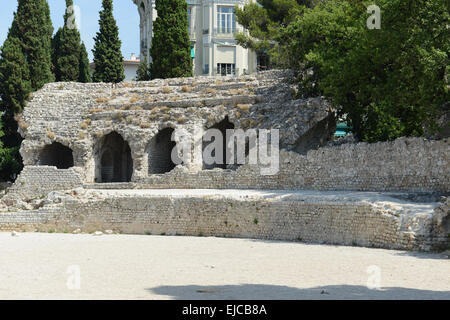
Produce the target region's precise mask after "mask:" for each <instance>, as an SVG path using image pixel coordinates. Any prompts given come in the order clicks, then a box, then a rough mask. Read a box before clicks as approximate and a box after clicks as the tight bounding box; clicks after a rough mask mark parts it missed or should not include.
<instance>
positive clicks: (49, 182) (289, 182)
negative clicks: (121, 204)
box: [3, 138, 450, 205]
mask: <svg viewBox="0 0 450 320" xmlns="http://www.w3.org/2000/svg"><path fill="white" fill-rule="evenodd" d="M260 169H261V168H260V167H258V166H254V165H243V166H241V167H239V168H238V169H237V170H235V171H233V170H222V169H214V170H203V171H198V172H194V173H192V172H189V171H188V170H187V168H184V167H178V168H176V169H174V170H173V171H172V172H170V173H167V174H163V175H149V176H148V177H147V178H142V179H138V180H137V181H134V182H132V183H116V184H114V183H113V184H85V183H83V181H82V179H81V177H82V174H81V173H79V172H78V171H79V170H80V168H72V169H68V170H58V169H56V168H55V167H34V166H26V167H25V169H24V170H23V171H22V173H21V174H20V176H19V178H18V179H17V181H16V183H15V184H14V185H13V186H12V187H11V188H10V189H9V190H8V193H7V195H6V196H5V197H4V198H3V200H4V201H5V203H6V204H8V203H9V205H11V204H12V203H13V202H14V201H17V200H21V201H25V202H27V201H28V202H29V201H30V200H32V199H36V198H37V199H39V198H42V197H44V196H46V195H47V193H48V192H50V191H61V190H69V189H73V188H77V187H81V186H84V187H85V188H88V189H196V188H197V189H261V190H264V189H282V190H284V189H296V190H343V191H408V192H437V193H449V192H450V145H449V140H448V139H447V140H440V141H433V140H431V141H428V140H424V139H420V138H402V139H398V140H396V141H394V142H383V143H376V144H367V143H359V144H345V145H341V146H336V147H326V148H320V149H318V150H314V151H310V152H308V154H307V155H306V156H303V155H300V154H298V153H295V152H287V151H284V150H282V151H281V153H280V171H279V172H278V173H277V174H275V175H268V176H264V175H261V172H260Z"/></svg>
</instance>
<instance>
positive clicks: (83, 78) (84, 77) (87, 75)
mask: <svg viewBox="0 0 450 320" xmlns="http://www.w3.org/2000/svg"><path fill="white" fill-rule="evenodd" d="M79 70H80V73H79V77H78V82H82V83H88V82H91V81H92V80H91V71H90V68H89V58H88V53H87V50H86V46H85V45H84V42H82V43H81V49H80V66H79Z"/></svg>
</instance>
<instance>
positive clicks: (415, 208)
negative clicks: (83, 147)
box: [0, 190, 448, 250]
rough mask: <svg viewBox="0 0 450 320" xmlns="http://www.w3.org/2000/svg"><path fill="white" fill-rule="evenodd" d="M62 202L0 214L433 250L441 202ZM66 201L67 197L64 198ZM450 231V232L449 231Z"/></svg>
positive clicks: (153, 198) (221, 196)
mask: <svg viewBox="0 0 450 320" xmlns="http://www.w3.org/2000/svg"><path fill="white" fill-rule="evenodd" d="M75 194H76V196H75V195H74V194H73V193H72V194H69V195H67V196H66V197H65V198H64V197H63V198H62V202H61V203H60V205H59V212H58V211H57V210H55V205H50V206H47V207H43V208H42V209H39V210H37V211H29V212H21V213H19V214H0V230H29V231H36V230H37V231H42V232H48V231H51V230H53V231H59V232H63V231H64V232H73V231H74V230H76V229H80V230H81V231H83V232H95V231H98V230H101V231H105V230H108V229H110V230H113V231H115V232H123V233H132V234H154V235H191V236H223V237H247V238H258V239H277V240H297V241H306V242H321V243H330V244H345V245H362V246H370V247H382V248H396V249H421V250H430V249H433V248H435V247H436V246H438V245H439V246H441V247H442V246H447V245H448V238H447V237H445V236H443V235H442V234H441V235H440V236H439V235H438V237H436V235H435V234H434V233H433V210H435V209H436V208H437V204H436V203H419V204H417V205H412V204H410V203H406V202H404V201H402V200H399V199H396V198H393V197H392V196H387V195H379V194H374V193H342V192H341V193H330V192H311V191H304V192H282V191H280V192H273V191H272V192H259V193H254V192H250V191H248V192H245V191H244V192H242V191H240V192H230V191H222V192H209V193H208V192H204V191H203V192H198V191H195V190H193V191H192V192H189V191H187V192H186V191H183V192H176V191H172V192H171V191H168V190H164V191H161V192H158V191H155V190H154V191H152V192H149V191H144V190H143V191H142V192H139V190H136V191H132V190H129V191H128V192H124V193H120V192H117V191H108V192H107V191H102V192H98V191H95V192H94V191H84V192H83V191H79V190H77V191H76V192H75ZM59 201H61V200H59ZM447 232H448V230H447Z"/></svg>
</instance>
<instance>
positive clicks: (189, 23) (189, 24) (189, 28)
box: [188, 7, 192, 34]
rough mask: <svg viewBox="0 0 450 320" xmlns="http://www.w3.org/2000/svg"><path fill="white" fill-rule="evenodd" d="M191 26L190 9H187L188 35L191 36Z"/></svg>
mask: <svg viewBox="0 0 450 320" xmlns="http://www.w3.org/2000/svg"><path fill="white" fill-rule="evenodd" d="M191 24H192V7H188V31H189V34H191V31H192V27H191Z"/></svg>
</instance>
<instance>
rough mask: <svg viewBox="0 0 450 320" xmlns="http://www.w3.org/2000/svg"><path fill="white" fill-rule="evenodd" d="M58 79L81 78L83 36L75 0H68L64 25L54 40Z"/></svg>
mask: <svg viewBox="0 0 450 320" xmlns="http://www.w3.org/2000/svg"><path fill="white" fill-rule="evenodd" d="M52 50H53V52H52V53H53V67H54V69H53V70H54V73H55V78H56V81H78V79H79V78H80V58H81V37H80V33H79V31H78V29H77V26H76V24H75V16H74V12H73V0H66V13H65V15H64V26H63V27H62V28H60V29H59V30H58V31H57V32H56V34H55V36H54V37H53V41H52Z"/></svg>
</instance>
